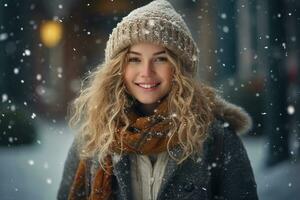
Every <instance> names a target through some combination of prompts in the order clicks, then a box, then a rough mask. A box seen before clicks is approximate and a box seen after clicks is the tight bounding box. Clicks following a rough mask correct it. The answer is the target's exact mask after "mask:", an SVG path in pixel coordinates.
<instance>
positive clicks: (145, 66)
mask: <svg viewBox="0 0 300 200" xmlns="http://www.w3.org/2000/svg"><path fill="white" fill-rule="evenodd" d="M173 71H174V70H173V66H172V64H171V63H170V61H169V60H168V57H167V52H166V50H165V48H164V47H162V46H159V45H154V44H149V43H138V44H136V45H133V46H131V47H130V49H129V52H128V55H127V62H126V64H125V68H124V82H125V85H126V87H127V90H128V91H129V93H130V94H131V95H132V96H134V97H135V98H136V99H137V100H138V101H139V102H140V103H142V104H147V105H151V104H155V103H157V102H158V101H159V100H160V99H161V98H162V97H164V96H166V95H167V94H168V93H169V92H170V90H171V86H172V78H173Z"/></svg>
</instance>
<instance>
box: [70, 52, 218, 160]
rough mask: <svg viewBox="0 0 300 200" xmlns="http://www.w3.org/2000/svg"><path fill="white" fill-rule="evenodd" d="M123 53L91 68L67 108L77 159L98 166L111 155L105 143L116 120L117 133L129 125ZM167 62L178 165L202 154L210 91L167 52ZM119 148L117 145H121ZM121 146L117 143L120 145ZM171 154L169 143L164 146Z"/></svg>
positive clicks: (108, 142) (209, 114) (210, 114)
mask: <svg viewBox="0 0 300 200" xmlns="http://www.w3.org/2000/svg"><path fill="white" fill-rule="evenodd" d="M128 50H129V48H126V49H124V50H123V51H121V52H120V53H119V54H118V55H116V56H115V57H114V58H113V59H111V60H110V61H109V62H106V63H103V64H102V65H100V66H99V67H97V68H95V70H94V71H93V72H91V73H90V74H89V75H88V76H87V77H86V79H85V81H84V83H83V87H82V89H81V91H80V94H79V96H78V97H77V98H76V99H75V100H74V102H72V104H71V106H70V107H69V108H70V109H69V117H70V119H69V125H70V126H71V127H73V128H78V129H79V131H78V135H77V138H76V139H77V141H78V143H79V147H80V156H81V158H83V159H84V158H90V157H94V156H97V157H98V160H99V162H100V163H101V164H103V163H104V158H105V157H106V155H108V154H111V153H112V152H111V149H110V145H111V144H112V142H113V141H114V139H115V137H114V133H115V131H116V129H117V128H118V124H119V123H120V122H125V126H124V127H123V128H122V130H125V129H127V128H128V126H129V120H128V118H127V115H126V113H125V109H124V108H127V107H129V106H130V103H131V100H130V96H129V95H128V93H127V92H126V88H125V85H124V82H123V71H124V65H125V64H126V62H127V59H126V58H127V52H128ZM166 52H167V56H168V60H169V61H170V62H171V64H172V65H173V67H174V69H175V70H174V79H173V85H172V89H171V91H170V93H169V95H168V110H169V112H170V113H172V114H173V116H174V117H172V120H173V124H174V126H172V127H171V128H170V132H169V134H168V135H170V138H169V142H170V141H171V139H172V137H173V136H175V135H176V134H177V137H178V140H179V145H180V146H181V148H182V150H183V151H182V156H181V157H180V159H177V161H178V163H181V162H182V161H184V160H185V159H186V158H188V157H189V156H190V155H192V154H193V153H201V151H202V146H203V142H204V141H205V139H206V138H207V136H208V128H209V125H210V124H211V122H212V120H213V112H212V110H213V107H214V102H215V96H216V95H215V91H214V89H212V88H211V87H208V86H206V85H204V84H202V83H200V82H198V81H197V80H196V79H195V72H190V71H187V70H186V69H188V68H187V67H185V66H184V63H182V61H181V60H180V59H178V58H177V56H176V55H175V54H174V53H172V52H171V51H170V50H168V49H166ZM121 144H122V141H121ZM121 146H122V145H121ZM167 149H168V152H169V154H170V156H171V157H172V158H173V159H176V158H174V157H173V156H172V155H171V153H170V148H169V143H168V146H167Z"/></svg>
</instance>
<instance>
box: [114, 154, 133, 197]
mask: <svg viewBox="0 0 300 200" xmlns="http://www.w3.org/2000/svg"><path fill="white" fill-rule="evenodd" d="M113 173H114V175H115V176H116V178H117V180H118V183H119V190H120V195H121V197H122V199H124V200H131V199H132V198H133V197H132V191H131V176H130V159H129V155H128V154H124V155H122V156H120V155H116V154H115V155H114V156H113Z"/></svg>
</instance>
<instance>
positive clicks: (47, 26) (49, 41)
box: [40, 21, 62, 47]
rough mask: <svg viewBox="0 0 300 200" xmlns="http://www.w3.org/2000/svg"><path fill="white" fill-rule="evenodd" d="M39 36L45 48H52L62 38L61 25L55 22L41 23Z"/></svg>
mask: <svg viewBox="0 0 300 200" xmlns="http://www.w3.org/2000/svg"><path fill="white" fill-rule="evenodd" d="M40 36H41V40H42V42H43V44H44V45H45V46H47V47H54V46H56V45H57V44H58V43H59V42H60V40H61V38H62V25H61V24H60V23H58V22H55V21H47V22H45V23H43V24H42V26H41V29H40Z"/></svg>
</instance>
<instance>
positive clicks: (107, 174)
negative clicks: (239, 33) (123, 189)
mask: <svg viewBox="0 0 300 200" xmlns="http://www.w3.org/2000/svg"><path fill="white" fill-rule="evenodd" d="M128 118H129V120H130V127H129V128H127V130H126V131H124V132H121V127H120V128H119V129H118V131H117V132H116V137H115V141H114V142H113V144H112V146H111V148H112V151H113V152H116V153H120V152H121V149H122V152H123V153H126V154H127V153H136V154H142V155H149V154H158V153H161V152H164V151H167V144H168V141H169V140H170V143H169V147H170V148H172V147H175V145H176V144H178V138H177V137H176V136H175V137H172V138H171V139H170V137H169V136H168V132H169V130H170V127H171V126H172V123H171V118H170V116H168V109H167V99H164V100H163V101H162V102H161V103H160V105H159V106H158V108H157V109H156V112H155V113H154V114H153V115H151V116H147V117H140V116H138V115H137V114H136V112H135V111H134V110H133V109H131V110H130V111H129V112H128ZM121 139H122V141H123V144H121ZM104 167H105V169H102V168H101V167H99V168H98V170H97V172H96V177H95V179H94V182H93V183H92V190H91V194H90V195H88V194H86V192H85V191H86V190H85V189H86V187H87V185H86V184H87V183H86V182H85V180H86V178H85V174H86V172H87V170H89V169H87V167H86V161H85V160H81V161H80V162H79V166H78V168H77V171H76V175H75V179H74V182H73V184H72V187H71V191H70V194H69V198H68V199H69V200H79V199H89V200H108V199H113V197H112V175H113V169H112V156H111V155H108V156H107V157H106V158H105V165H104Z"/></svg>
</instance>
